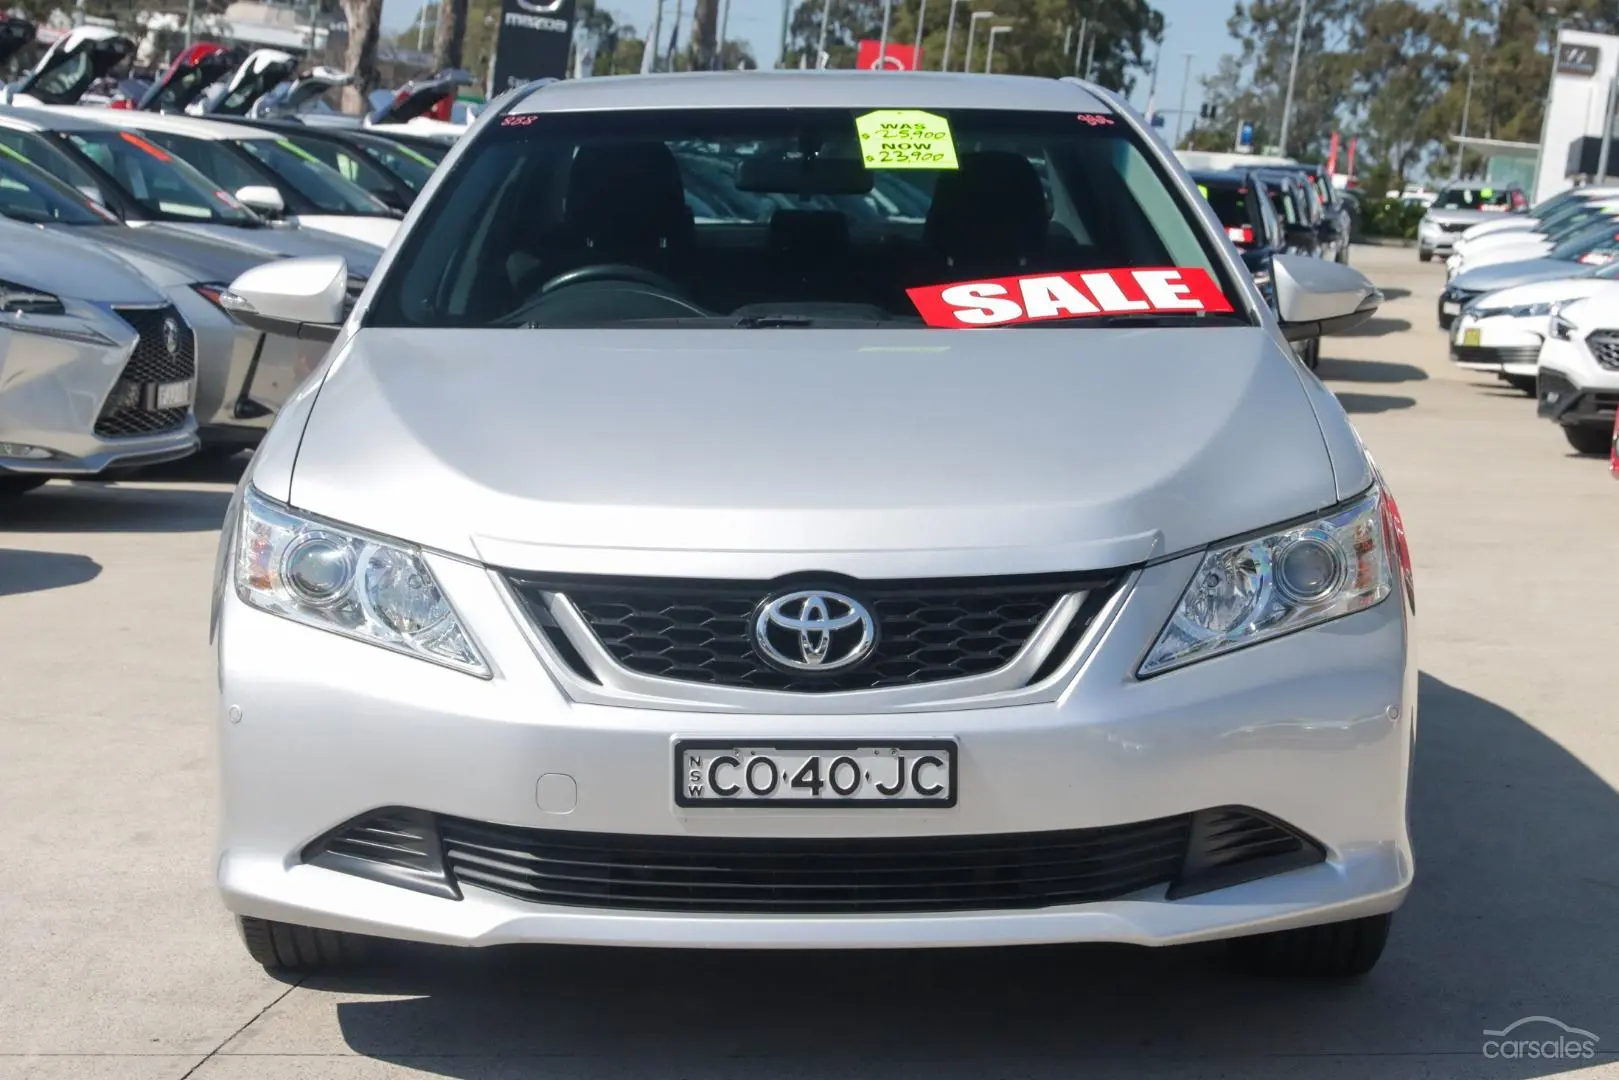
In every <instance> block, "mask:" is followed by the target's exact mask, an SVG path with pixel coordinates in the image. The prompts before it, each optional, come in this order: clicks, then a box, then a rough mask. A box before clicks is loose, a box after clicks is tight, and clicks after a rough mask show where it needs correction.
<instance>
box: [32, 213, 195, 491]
mask: <svg viewBox="0 0 1619 1080" xmlns="http://www.w3.org/2000/svg"><path fill="white" fill-rule="evenodd" d="M195 382H196V339H195V335H194V334H193V332H192V329H191V327H190V326H189V325H188V324H187V322H186V320H185V318H184V317H183V316H182V315H181V313H180V312H179V311H178V310H176V308H175V307H174V305H173V304H172V303H171V302H170V301H169V299H168V298H167V297H166V296H164V295H163V293H162V292H161V291H160V290H158V288H157V287H156V286H154V285H153V284H152V283H151V282H149V281H147V280H146V279H145V278H144V277H142V276H141V275H140V274H139V273H137V272H136V271H135V269H134V268H133V267H132V266H130V265H129V264H128V263H126V262H124V261H122V260H121V259H118V258H115V257H114V256H112V255H109V254H107V253H106V252H105V251H103V250H102V249H101V248H100V246H98V245H96V244H94V243H91V242H89V241H84V240H79V239H77V238H74V237H70V236H64V235H62V234H60V233H54V232H50V231H47V230H46V229H43V228H41V227H40V226H37V225H25V224H23V223H21V222H17V221H12V220H11V219H9V218H4V217H0V498H3V497H6V496H12V495H19V494H21V493H23V492H25V491H29V490H32V489H33V488H36V487H38V486H39V485H41V484H43V483H45V481H47V480H49V479H50V478H51V477H53V476H68V477H84V478H88V477H94V476H99V475H102V474H105V473H108V472H116V471H118V470H121V469H125V468H132V467H136V466H142V465H153V464H157V463H158V462H163V461H172V460H174V459H175V458H180V457H185V456H186V455H187V454H190V453H192V452H194V451H195V450H196V448H197V424H196V420H195V419H194V418H193V417H192V414H191V399H192V394H193V391H194V386H195Z"/></svg>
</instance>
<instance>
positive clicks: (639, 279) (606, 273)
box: [539, 263, 686, 296]
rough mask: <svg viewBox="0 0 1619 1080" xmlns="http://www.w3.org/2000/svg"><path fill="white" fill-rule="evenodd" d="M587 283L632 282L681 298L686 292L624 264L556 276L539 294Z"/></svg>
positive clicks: (589, 268) (600, 264)
mask: <svg viewBox="0 0 1619 1080" xmlns="http://www.w3.org/2000/svg"><path fill="white" fill-rule="evenodd" d="M587 281H633V282H636V283H637V284H640V285H646V286H648V287H650V288H653V289H657V290H658V291H659V292H664V293H669V294H671V295H673V296H682V295H684V294H685V291H686V290H684V289H682V288H681V287H680V286H679V285H676V284H675V283H674V282H672V281H670V280H669V279H668V278H666V277H664V276H663V275H662V274H655V273H653V272H652V271H651V270H643V269H641V268H640V267H639V266H629V265H627V264H625V263H594V264H592V265H590V266H580V267H576V268H575V269H573V270H567V271H564V272H563V273H560V274H558V275H557V276H556V277H554V278H552V279H551V280H550V281H547V282H546V283H545V284H544V285H541V286H540V293H539V294H540V295H541V296H546V295H548V294H550V293H554V292H556V291H557V290H559V289H566V288H568V287H570V286H573V285H583V284H584V283H585V282H587Z"/></svg>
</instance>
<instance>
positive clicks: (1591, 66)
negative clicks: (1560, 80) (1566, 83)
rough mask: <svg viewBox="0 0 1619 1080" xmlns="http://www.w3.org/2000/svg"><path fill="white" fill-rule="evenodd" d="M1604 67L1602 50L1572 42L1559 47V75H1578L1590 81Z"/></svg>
mask: <svg viewBox="0 0 1619 1080" xmlns="http://www.w3.org/2000/svg"><path fill="white" fill-rule="evenodd" d="M1601 66H1602V50H1601V49H1599V48H1597V47H1596V46H1594V45H1579V44H1576V43H1574V42H1571V41H1567V42H1562V43H1560V44H1559V45H1558V46H1557V74H1559V75H1578V76H1580V77H1582V78H1586V79H1589V78H1590V77H1591V76H1593V75H1595V74H1596V73H1597V69H1598V68H1600V67H1601Z"/></svg>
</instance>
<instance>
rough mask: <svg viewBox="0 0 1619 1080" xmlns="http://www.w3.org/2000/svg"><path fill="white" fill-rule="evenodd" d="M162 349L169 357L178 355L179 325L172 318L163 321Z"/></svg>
mask: <svg viewBox="0 0 1619 1080" xmlns="http://www.w3.org/2000/svg"><path fill="white" fill-rule="evenodd" d="M163 347H164V348H165V349H167V350H169V356H171V357H174V356H179V355H180V324H179V322H177V321H176V320H174V319H172V318H170V319H164V320H163Z"/></svg>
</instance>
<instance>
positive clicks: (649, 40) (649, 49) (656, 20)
mask: <svg viewBox="0 0 1619 1080" xmlns="http://www.w3.org/2000/svg"><path fill="white" fill-rule="evenodd" d="M662 27H663V0H658V6H657V7H655V8H653V9H652V29H651V30H649V31H648V32H647V35H646V48H644V49H642V50H641V74H642V75H647V74H650V73H651V72H654V71H656V70H657V69H658V31H659V30H660V29H662Z"/></svg>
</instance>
